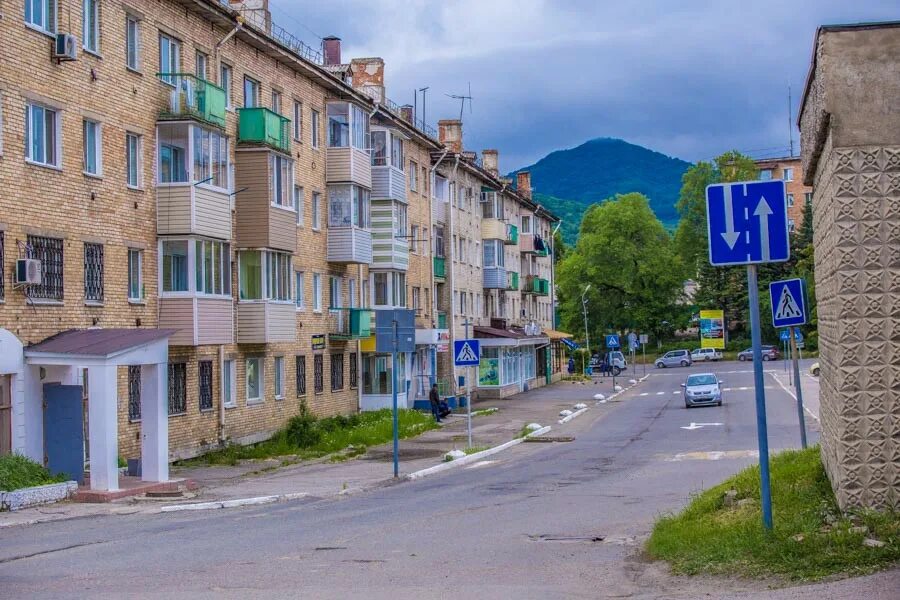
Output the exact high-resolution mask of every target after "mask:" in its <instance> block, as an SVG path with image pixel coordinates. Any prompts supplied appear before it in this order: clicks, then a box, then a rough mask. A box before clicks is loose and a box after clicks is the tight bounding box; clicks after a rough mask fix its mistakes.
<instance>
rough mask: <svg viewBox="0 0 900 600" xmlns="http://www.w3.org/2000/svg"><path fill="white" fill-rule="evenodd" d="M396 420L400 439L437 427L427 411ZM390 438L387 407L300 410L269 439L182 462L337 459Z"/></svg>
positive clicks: (400, 415) (403, 413) (412, 412)
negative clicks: (322, 414) (334, 412)
mask: <svg viewBox="0 0 900 600" xmlns="http://www.w3.org/2000/svg"><path fill="white" fill-rule="evenodd" d="M398 421H399V426H400V438H401V439H404V438H410V437H415V436H417V435H419V434H421V433H424V432H426V431H428V430H429V429H435V428H436V427H437V424H436V423H435V422H434V420H433V419H432V418H431V416H430V415H426V414H425V413H421V412H419V411H416V410H401V411H399V413H398ZM392 438H393V420H392V415H391V411H390V409H384V410H378V411H372V412H364V413H359V414H355V415H350V416H337V417H328V418H325V419H316V418H315V417H313V416H312V415H311V414H309V413H307V412H303V413H301V414H300V415H298V416H296V417H294V418H292V419H291V420H290V422H289V423H288V425H287V427H285V428H284V429H282V430H281V431H279V432H278V433H276V434H275V435H274V436H272V438H271V439H269V440H266V441H264V442H260V443H258V444H253V445H251V446H238V445H234V446H227V447H225V448H222V449H221V450H215V451H213V452H210V453H208V454H205V455H203V456H200V457H198V458H195V459H191V460H189V461H185V462H184V463H182V464H185V465H197V464H208V465H235V464H237V463H238V461H241V460H259V459H269V458H279V459H281V462H282V464H291V463H294V462H297V461H300V460H308V459H312V458H319V457H322V456H327V455H329V454H331V455H333V456H332V457H331V460H333V461H335V462H339V461H342V460H347V459H350V458H353V457H355V456H359V455H360V454H363V453H365V451H366V449H367V448H368V447H369V446H377V445H378V444H384V443H386V442H389V441H390V440H391V439H392Z"/></svg>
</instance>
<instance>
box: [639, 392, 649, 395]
mask: <svg viewBox="0 0 900 600" xmlns="http://www.w3.org/2000/svg"><path fill="white" fill-rule="evenodd" d="M638 395H639V396H649V395H650V394H649V393H647V392H643V393H641V394H638Z"/></svg>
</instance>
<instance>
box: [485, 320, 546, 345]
mask: <svg viewBox="0 0 900 600" xmlns="http://www.w3.org/2000/svg"><path fill="white" fill-rule="evenodd" d="M473 329H474V330H475V337H476V338H478V339H479V340H481V345H482V346H530V345H532V344H547V343H549V339H548V338H547V336H546V335H544V334H543V333H542V334H541V335H528V334H526V333H525V331H524V330H523V329H522V328H521V327H511V328H509V329H500V328H497V327H486V326H482V325H476V326H475V327H474V328H473Z"/></svg>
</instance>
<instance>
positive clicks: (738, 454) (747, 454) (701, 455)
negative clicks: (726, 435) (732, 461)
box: [664, 450, 759, 462]
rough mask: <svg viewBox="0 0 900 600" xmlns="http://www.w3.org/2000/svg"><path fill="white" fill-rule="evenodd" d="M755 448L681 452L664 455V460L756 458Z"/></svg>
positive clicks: (757, 453)
mask: <svg viewBox="0 0 900 600" xmlns="http://www.w3.org/2000/svg"><path fill="white" fill-rule="evenodd" d="M758 456H759V452H757V451H756V450H718V451H711V452H682V453H680V454H676V455H674V456H666V457H664V460H665V461H666V462H680V461H682V460H723V459H728V458H757V457H758Z"/></svg>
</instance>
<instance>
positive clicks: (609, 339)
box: [606, 333, 619, 348]
mask: <svg viewBox="0 0 900 600" xmlns="http://www.w3.org/2000/svg"><path fill="white" fill-rule="evenodd" d="M606 347H607V348H618V347H619V336H618V335H616V334H614V333H613V334H610V335H608V336H606Z"/></svg>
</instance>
